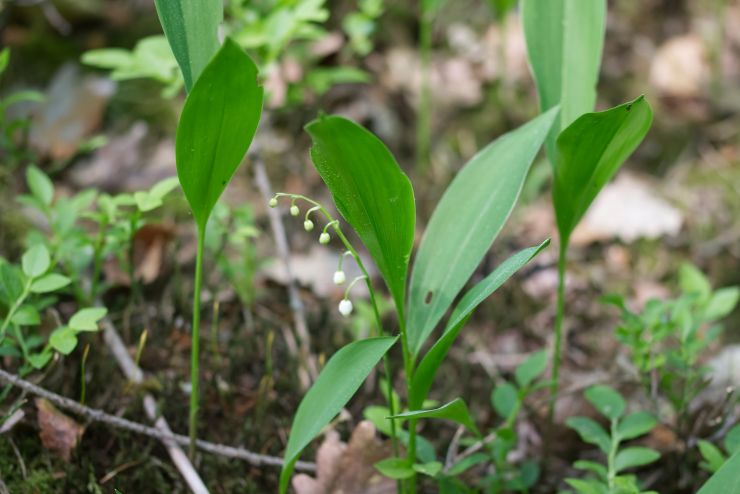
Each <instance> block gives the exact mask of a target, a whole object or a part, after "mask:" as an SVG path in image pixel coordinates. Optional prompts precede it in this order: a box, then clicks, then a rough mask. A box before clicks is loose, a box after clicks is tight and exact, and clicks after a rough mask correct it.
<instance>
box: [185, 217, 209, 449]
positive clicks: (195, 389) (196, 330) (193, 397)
mask: <svg viewBox="0 0 740 494" xmlns="http://www.w3.org/2000/svg"><path fill="white" fill-rule="evenodd" d="M205 233H206V228H205V225H202V226H201V225H199V226H198V251H197V254H196V257H195V286H194V287H193V335H192V343H191V347H190V348H191V351H190V386H191V388H190V417H189V422H188V425H189V428H188V429H189V432H190V458H191V459H192V458H194V457H195V440H196V438H197V437H198V400H199V392H200V391H199V389H200V386H199V384H198V381H199V377H200V359H199V353H200V290H201V284H202V278H203V249H204V247H205Z"/></svg>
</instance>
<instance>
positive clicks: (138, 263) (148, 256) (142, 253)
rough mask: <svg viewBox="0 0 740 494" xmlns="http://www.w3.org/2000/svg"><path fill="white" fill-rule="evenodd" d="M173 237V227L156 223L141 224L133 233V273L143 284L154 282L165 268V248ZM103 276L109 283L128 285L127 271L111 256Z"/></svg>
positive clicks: (129, 282)
mask: <svg viewBox="0 0 740 494" xmlns="http://www.w3.org/2000/svg"><path fill="white" fill-rule="evenodd" d="M174 237H175V227H174V226H172V225H164V224H158V223H150V224H147V225H144V226H142V227H141V228H139V230H138V231H137V232H136V234H135V235H134V266H135V271H134V274H135V276H136V279H137V280H139V281H141V282H142V283H144V284H149V283H152V282H154V281H155V280H156V279H157V278H159V276H160V274H161V273H163V272H164V271H165V270H166V267H167V262H166V259H167V258H166V254H167V248H168V246H169V244H170V242H171V241H172V239H173V238H174ZM104 271H105V277H106V279H107V280H108V283H110V284H111V285H119V286H129V285H130V284H131V280H129V276H128V273H126V271H125V270H124V269H123V267H122V266H121V265H120V264H119V262H118V259H116V258H111V259H109V260H108V262H106V264H105V266H104Z"/></svg>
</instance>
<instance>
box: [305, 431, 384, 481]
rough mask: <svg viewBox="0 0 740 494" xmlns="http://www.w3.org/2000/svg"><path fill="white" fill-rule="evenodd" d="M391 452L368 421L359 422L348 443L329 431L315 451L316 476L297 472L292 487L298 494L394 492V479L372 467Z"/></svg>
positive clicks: (334, 432)
mask: <svg viewBox="0 0 740 494" xmlns="http://www.w3.org/2000/svg"><path fill="white" fill-rule="evenodd" d="M390 455H391V447H390V444H389V443H388V442H387V441H381V440H380V439H378V438H377V434H376V431H375V426H373V424H372V423H371V422H368V421H362V422H360V423H359V424H358V425H357V427H356V428H355V430H354V431H353V432H352V437H350V440H349V443H348V444H346V443H343V442H342V441H341V440H340V439H339V434H338V433H337V432H336V431H333V430H332V431H329V432H328V433H327V435H326V439H325V440H324V442H323V443H322V444H321V447H320V448H319V451H318V454H317V458H316V468H317V474H316V478H313V477H310V476H308V475H305V474H300V475H296V476H295V477H294V478H293V488H294V489H295V491H296V493H297V494H393V493H395V492H396V483H395V481H393V480H391V479H388V478H386V477H383V476H382V475H381V474H380V472H378V471H377V470H376V469H375V467H374V466H373V465H374V464H375V463H377V462H378V461H380V460H382V459H383V458H387V457H388V456H390Z"/></svg>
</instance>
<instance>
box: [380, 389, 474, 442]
mask: <svg viewBox="0 0 740 494" xmlns="http://www.w3.org/2000/svg"><path fill="white" fill-rule="evenodd" d="M389 418H391V419H417V420H418V419H445V420H452V421H453V422H456V423H458V424H460V425H462V426H464V427H466V428H467V429H468V430H470V431H471V432H472V433H474V434H476V435H480V433H479V432H478V428H477V427H476V425H475V422H474V421H473V419H472V418H471V417H470V411H469V410H468V406H467V405H466V404H465V401H463V399H462V398H455V399H454V400H452V401H451V402H449V403H447V404H445V405H442V406H441V407H438V408H433V409H431V410H413V411H410V412H404V413H399V414H397V415H393V416H392V417H389Z"/></svg>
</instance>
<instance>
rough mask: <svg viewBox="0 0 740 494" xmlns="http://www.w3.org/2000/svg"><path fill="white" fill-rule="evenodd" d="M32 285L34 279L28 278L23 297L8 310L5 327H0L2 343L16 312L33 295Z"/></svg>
mask: <svg viewBox="0 0 740 494" xmlns="http://www.w3.org/2000/svg"><path fill="white" fill-rule="evenodd" d="M31 283H33V278H28V279H27V280H26V284H25V285H24V286H23V292H22V293H21V296H20V297H18V298H17V299H16V301H15V302H14V303H13V305H12V306H11V307H10V309H9V310H8V315H6V316H5V320H4V321H3V325H2V326H1V327H0V342H1V341H3V340H4V339H5V332H6V331H7V330H8V326H9V325H10V320H11V319H13V316H14V315H15V313H16V311H18V309H20V307H21V305H23V302H24V301H25V300H26V297H28V294H29V293H31Z"/></svg>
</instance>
